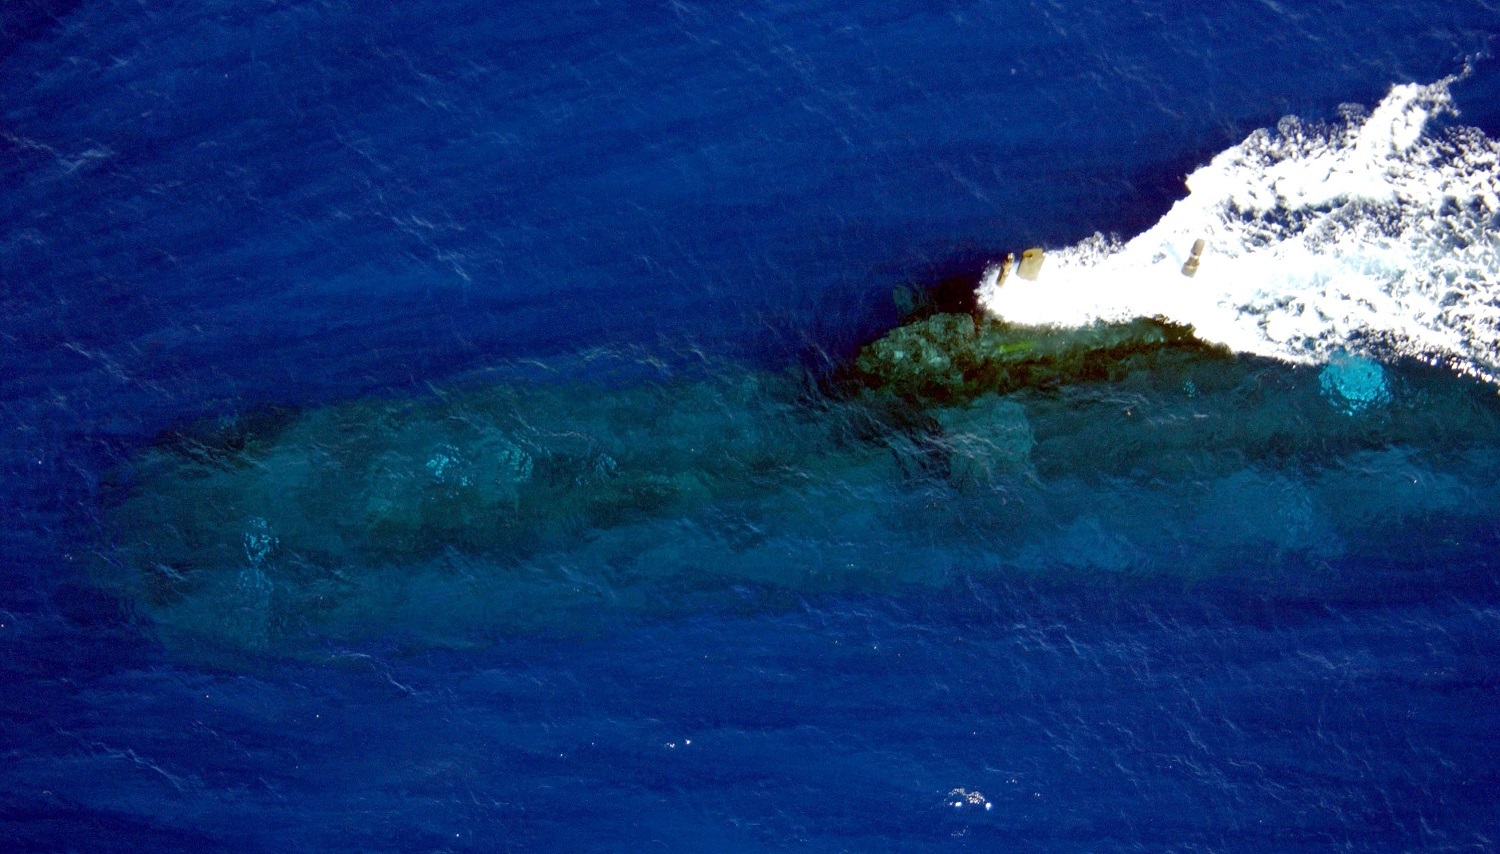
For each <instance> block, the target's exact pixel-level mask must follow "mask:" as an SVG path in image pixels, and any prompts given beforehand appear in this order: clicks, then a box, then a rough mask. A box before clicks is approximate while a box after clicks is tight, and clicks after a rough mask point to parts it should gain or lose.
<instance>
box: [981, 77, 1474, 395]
mask: <svg viewBox="0 0 1500 854" xmlns="http://www.w3.org/2000/svg"><path fill="white" fill-rule="evenodd" d="M1457 79H1458V78H1457V77H1449V78H1446V79H1444V80H1441V81H1438V82H1437V83H1433V84H1431V85H1425V86H1424V85H1418V84H1405V85H1398V86H1395V87H1393V88H1392V89H1391V91H1390V93H1389V94H1388V95H1387V96H1386V97H1385V99H1384V100H1383V101H1382V102H1381V103H1380V105H1379V106H1377V107H1376V108H1375V109H1374V110H1373V111H1372V112H1368V113H1367V112H1366V111H1364V110H1363V109H1361V108H1359V107H1355V106H1346V107H1344V108H1343V109H1342V110H1341V114H1342V121H1340V122H1335V123H1314V122H1307V121H1303V120H1300V119H1296V118H1286V119H1283V120H1282V121H1281V122H1280V123H1279V125H1278V126H1277V128H1276V130H1275V131H1270V130H1257V131H1255V132H1254V133H1252V134H1250V136H1249V137H1248V138H1246V139H1245V141H1244V142H1241V143H1240V144H1239V145H1236V146H1234V147H1232V148H1229V149H1227V150H1225V151H1223V152H1221V153H1220V154H1218V155H1217V156H1215V157H1214V158H1213V160H1212V161H1211V162H1210V163H1209V164H1208V165H1206V166H1203V167H1201V168H1199V169H1198V170H1197V171H1195V172H1193V173H1192V175H1190V176H1189V177H1188V179H1187V187H1188V191H1189V192H1188V195H1187V197H1186V198H1184V199H1182V200H1180V201H1179V202H1177V203H1176V204H1175V205H1174V206H1173V207H1172V209H1171V210H1170V211H1168V213H1167V214H1166V215H1165V216H1163V217H1162V218H1161V220H1160V221H1158V222H1157V223H1156V225H1154V226H1152V227H1151V228H1150V229H1148V230H1147V231H1145V232H1144V233H1142V234H1140V235H1139V236H1137V237H1135V238H1134V239H1131V240H1129V241H1128V242H1124V243H1121V242H1120V241H1118V240H1114V239H1109V238H1106V237H1104V236H1102V235H1095V236H1094V237H1092V238H1090V239H1088V240H1084V241H1082V242H1081V243H1079V244H1077V245H1074V246H1070V247H1067V248H1065V249H1062V250H1060V251H1050V250H1049V252H1048V254H1047V257H1046V261H1045V264H1044V266H1043V269H1042V271H1041V274H1040V276H1039V277H1038V278H1036V279H1035V280H1027V279H1023V278H1021V277H1019V276H1009V277H1006V278H1005V279H1004V281H1003V282H1002V281H1001V274H1000V266H999V265H993V266H991V267H990V268H989V269H988V270H987V271H986V273H985V275H984V277H983V278H982V280H981V282H980V284H979V302H980V304H981V305H982V306H983V307H984V309H985V310H987V311H988V312H989V313H991V314H993V315H995V316H997V317H1000V318H1002V319H1004V320H1006V321H1010V322H1013V323H1019V324H1029V325H1042V326H1056V327H1078V326H1085V325H1088V324H1091V323H1095V322H1099V321H1106V322H1109V321H1124V320H1129V319H1132V318H1137V317H1161V318H1165V319H1168V320H1171V321H1174V322H1176V323H1182V324H1190V325H1192V326H1193V327H1194V329H1195V330H1196V332H1197V334H1198V336H1199V337H1201V338H1203V339H1204V340H1207V341H1211V342H1215V343H1220V344H1224V345H1227V346H1228V347H1230V348H1232V349H1234V350H1237V351H1240V352H1244V353H1250V354H1254V355H1259V356H1268V357H1273V358H1278V359H1283V360H1286V361H1289V362H1299V363H1308V362H1314V363H1316V362H1324V361H1327V360H1329V359H1330V358H1332V357H1334V356H1335V355H1337V354H1340V353H1353V354H1357V355H1363V356H1369V357H1374V358H1378V359H1390V358H1395V357H1400V356H1411V357H1416V358H1420V359H1422V360H1424V361H1428V362H1432V363H1439V364H1445V365H1448V366H1450V367H1452V368H1454V369H1456V370H1458V371H1459V372H1461V373H1465V374H1470V375H1474V376H1478V377H1481V378H1484V379H1486V380H1489V381H1491V382H1500V334H1497V333H1500V144H1497V142H1496V141H1495V140H1492V139H1489V138H1488V137H1487V136H1485V134H1484V133H1482V132H1481V131H1479V130H1477V129H1474V128H1467V127H1448V128H1444V129H1438V128H1436V127H1434V124H1435V123H1434V122H1433V119H1434V118H1436V117H1438V116H1440V115H1443V114H1450V115H1456V111H1455V109H1454V107H1453V104H1452V97H1451V95H1450V93H1449V86H1450V85H1451V84H1452V83H1454V82H1456V80H1457ZM1198 239H1203V240H1204V241H1205V242H1206V244H1207V248H1206V251H1205V252H1204V254H1203V257H1202V261H1201V264H1200V265H1199V269H1198V271H1197V273H1196V275H1195V276H1191V277H1190V276H1187V275H1184V273H1183V265H1184V263H1185V262H1186V261H1187V260H1188V259H1189V257H1190V255H1191V252H1192V246H1193V244H1194V242H1195V241H1196V240H1198Z"/></svg>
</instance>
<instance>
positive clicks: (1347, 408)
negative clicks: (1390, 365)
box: [1318, 354, 1391, 415]
mask: <svg viewBox="0 0 1500 854" xmlns="http://www.w3.org/2000/svg"><path fill="white" fill-rule="evenodd" d="M1318 383H1319V385H1320V386H1321V387H1322V389H1323V394H1324V395H1326V396H1327V397H1328V399H1329V401H1330V402H1332V403H1333V404H1334V405H1335V406H1337V407H1338V408H1339V409H1341V410H1342V411H1343V412H1345V413H1347V414H1349V415H1355V414H1357V413H1360V412H1363V411H1365V410H1367V409H1369V408H1371V407H1374V406H1379V405H1380V404H1383V403H1388V402H1389V401H1390V399H1391V389H1390V386H1389V385H1388V384H1387V383H1386V378H1385V369H1384V368H1382V367H1381V366H1380V363H1379V362H1377V361H1375V360H1373V359H1367V358H1363V357H1361V356H1351V355H1347V354H1343V355H1339V356H1336V357H1334V358H1333V359H1332V360H1330V361H1329V362H1328V364H1326V365H1324V366H1323V369H1322V370H1321V371H1319V372H1318Z"/></svg>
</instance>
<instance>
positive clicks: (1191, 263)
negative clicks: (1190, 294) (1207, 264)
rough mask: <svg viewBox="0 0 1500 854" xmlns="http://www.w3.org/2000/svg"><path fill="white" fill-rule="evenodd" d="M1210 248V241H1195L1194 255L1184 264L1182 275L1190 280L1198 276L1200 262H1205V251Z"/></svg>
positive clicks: (1199, 239)
mask: <svg viewBox="0 0 1500 854" xmlns="http://www.w3.org/2000/svg"><path fill="white" fill-rule="evenodd" d="M1207 247H1208V241H1207V240H1204V239H1203V238H1201V237H1200V238H1198V239H1197V240H1195V241H1193V254H1192V255H1190V256H1188V259H1187V260H1186V261H1184V262H1183V264H1182V275H1184V276H1187V277H1188V278H1189V279H1191V278H1192V277H1194V276H1196V275H1198V262H1199V261H1202V260H1203V250H1204V249H1206V248H1207Z"/></svg>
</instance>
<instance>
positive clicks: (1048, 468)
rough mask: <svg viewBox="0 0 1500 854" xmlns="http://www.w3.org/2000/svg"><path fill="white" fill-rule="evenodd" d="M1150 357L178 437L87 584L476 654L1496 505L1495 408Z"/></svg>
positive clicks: (296, 634) (1194, 569)
mask: <svg viewBox="0 0 1500 854" xmlns="http://www.w3.org/2000/svg"><path fill="white" fill-rule="evenodd" d="M952 327H953V329H954V330H957V332H958V333H960V334H961V335H962V336H963V341H964V342H968V343H966V344H965V346H971V345H972V342H973V341H974V338H973V335H974V332H973V326H972V325H968V326H965V325H963V324H952ZM944 328H946V325H945V326H944ZM1145 328H1146V327H1141V328H1138V329H1136V330H1135V331H1130V330H1127V331H1125V332H1120V333H1119V334H1121V335H1124V336H1125V338H1123V339H1120V338H1116V337H1111V336H1109V335H1106V336H1104V337H1103V338H1101V339H1100V340H1103V341H1106V342H1107V346H1108V348H1110V349H1111V350H1112V351H1113V355H1110V354H1104V355H1098V354H1094V355H1090V354H1089V353H1087V352H1084V350H1086V349H1087V348H1084V350H1080V349H1078V348H1077V347H1074V346H1073V345H1068V346H1062V345H1059V344H1058V343H1057V342H1049V341H1042V342H1041V343H1040V344H1039V345H1038V344H1026V345H1025V347H1026V348H1028V349H1027V353H1028V355H1026V356H1025V358H1026V359H1027V360H1029V363H1030V364H1029V365H1028V366H1027V367H1025V368H1024V370H1025V371H1026V372H1027V373H1028V374H1029V375H1030V376H1032V377H1040V378H1043V382H1041V383H1040V384H1039V385H1030V386H1019V387H1018V386H1017V384H1016V383H1015V382H1014V378H1015V377H1016V376H1017V374H1016V373H1015V372H1014V371H1009V369H1006V370H1001V371H994V370H982V371H980V372H979V373H978V374H976V376H977V377H978V379H976V380H972V381H971V382H970V383H969V384H967V385H966V384H964V383H963V382H962V379H961V376H962V375H961V374H954V373H953V366H954V364H955V360H954V359H952V358H945V359H929V360H926V361H927V364H929V365H931V366H934V367H933V370H935V371H938V372H940V373H941V375H942V376H943V377H944V379H943V380H942V382H939V383H933V382H929V381H928V380H927V379H924V378H923V377H921V376H920V375H919V374H917V373H916V372H914V371H912V370H911V369H910V368H909V366H901V367H900V371H901V374H900V376H901V381H900V382H898V383H887V382H881V381H879V378H878V377H873V376H872V375H871V374H870V373H868V372H866V373H863V374H858V375H855V376H854V378H853V379H849V380H846V381H844V382H842V383H836V384H834V385H833V386H831V387H826V388H821V389H820V388H815V387H812V386H809V385H808V384H807V383H805V382H802V381H799V380H796V379H794V378H791V377H787V376H779V375H774V374H768V373H763V372H755V371H746V370H744V369H734V368H731V367H728V366H726V367H724V368H723V369H722V370H721V371H719V372H718V373H716V374H707V373H705V374H703V375H699V376H694V377H678V378H675V379H672V380H669V381H666V382H641V381H635V382H622V383H619V384H616V385H611V384H608V383H604V382H598V383H588V382H561V381H558V382H548V381H545V380H537V379H535V378H532V379H528V380H526V381H521V380H519V379H513V380H511V381H503V382H492V383H491V384H488V385H482V386H472V387H465V388H454V389H447V390H442V391H441V392H440V393H437V394H435V395H433V396H431V397H428V398H425V399H420V400H411V399H406V400H403V399H383V398H382V399H373V398H372V399H363V400H354V401H348V402H345V403H341V404H336V405H330V406H326V407H321V408H316V409H309V410H306V411H291V410H265V411H260V412H256V413H251V414H248V415H246V416H245V417H243V418H240V419H236V420H233V421H229V422H224V423H213V424H206V425H199V426H195V427H191V428H185V429H182V430H178V431H174V432H172V433H170V434H168V435H166V436H164V437H162V439H161V440H160V441H158V442H157V443H155V444H154V445H152V446H151V447H148V448H145V449H143V450H142V451H141V452H140V453H139V454H138V455H137V456H136V458H135V459H134V460H133V461H132V463H131V464H130V465H129V466H127V467H124V468H122V469H121V470H120V471H118V472H116V473H115V477H114V482H113V486H112V487H111V489H110V492H109V497H108V499H107V501H106V512H105V519H106V530H107V535H108V543H107V544H106V545H105V546H104V548H103V549H102V550H101V551H102V552H103V554H104V555H105V556H106V559H105V561H104V562H103V566H102V569H101V572H102V575H101V577H102V578H103V579H104V580H105V581H106V583H108V584H110V585H113V586H114V587H116V588H117V589H118V590H120V591H121V592H122V593H123V594H124V595H126V596H127V597H129V598H131V599H132V600H134V601H136V602H138V603H140V604H141V606H142V610H143V611H144V612H145V613H148V614H149V615H150V616H151V617H152V619H153V621H154V623H155V624H156V625H157V626H158V628H159V629H160V633H161V635H162V637H164V638H165V639H167V640H168V642H170V643H174V644H178V645H180V646H192V647H198V646H202V645H204V644H207V645H208V646H211V647H212V646H221V647H229V648H232V649H238V650H250V651H254V652H296V651H297V650H300V649H305V648H307V647H308V645H309V644H312V645H314V646H316V645H317V644H320V643H326V642H329V641H345V640H351V639H358V638H370V637H383V636H386V635H390V634H395V635H399V636H402V637H405V638H408V639H410V640H411V641H412V642H413V643H416V644H418V645H419V646H420V645H429V644H439V645H455V644H456V645H465V644H469V643H473V642H476V641H480V640H482V639H483V638H486V637H491V636H493V635H494V634H495V633H497V632H498V633H510V632H517V631H529V630H533V629H537V628H548V629H560V630H565V631H586V632H587V631H593V630H596V629H597V628H598V627H599V626H601V625H602V624H603V623H604V622H607V621H609V620H614V619H635V618H640V617H643V616H649V615H673V614H684V613H689V612H693V611H697V610H702V609H708V610H717V609H723V608H730V609H740V608H747V607H748V608H760V607H768V606H775V607H781V606H782V605H785V604H787V603H790V602H793V601H796V599H797V598H798V597H802V596H806V595H812V594H821V593H827V592H838V591H862V592H878V593H887V594H890V595H901V594H900V591H902V590H907V589H911V588H913V587H916V588H931V587H943V586H946V585H949V584H953V583H956V582H958V581H959V580H964V583H970V582H972V581H973V579H974V578H976V577H978V578H983V577H985V576H987V575H992V574H995V573H1012V572H1020V573H1025V574H1042V575H1047V574H1051V573H1056V572H1059V571H1062V572H1065V573H1069V574H1072V575H1077V574H1079V573H1082V574H1083V576H1084V577H1087V575H1088V574H1090V573H1104V574H1106V575H1109V576H1111V577H1119V576H1122V575H1124V576H1132V575H1138V576H1146V577H1158V576H1161V575H1171V576H1178V577H1182V578H1184V579H1190V578H1204V577H1220V576H1225V575H1232V574H1235V573H1249V574H1250V575H1258V574H1262V573H1264V572H1266V571H1274V572H1281V571H1296V568H1297V567H1302V566H1310V565H1317V564H1319V563H1322V562H1326V561H1329V560H1336V559H1338V558H1340V557H1342V556H1347V555H1357V554H1366V553H1369V554H1378V553H1382V552H1384V551H1385V550H1387V549H1388V548H1389V547H1390V541H1389V540H1388V539H1387V537H1389V536H1398V535H1399V534H1400V532H1401V531H1402V530H1404V529H1406V528H1409V527H1412V526H1420V525H1422V524H1424V523H1425V522H1427V521H1429V520H1430V519H1431V518H1432V517H1433V515H1434V514H1441V515H1442V516H1443V517H1444V518H1446V519H1450V520H1452V519H1458V520H1462V519H1464V518H1477V516H1478V515H1479V514H1481V513H1482V512H1483V509H1484V508H1485V507H1487V506H1493V505H1494V503H1495V502H1496V501H1500V492H1497V489H1496V487H1495V486H1494V484H1495V483H1496V481H1497V478H1495V477H1494V475H1495V474H1496V473H1500V459H1496V458H1494V456H1493V455H1492V454H1487V452H1486V449H1487V448H1490V447H1493V446H1494V444H1496V443H1497V442H1500V407H1497V405H1496V402H1495V396H1494V395H1493V393H1492V392H1491V391H1490V390H1489V389H1488V388H1486V387H1483V386H1480V385H1478V384H1476V383H1473V382H1468V381H1463V380H1459V379H1456V378H1454V377H1452V376H1449V375H1446V374H1442V373H1440V372H1437V371H1434V370H1432V369H1430V368H1426V367H1425V366H1407V367H1404V368H1400V369H1399V372H1400V373H1399V376H1400V381H1399V382H1389V381H1387V380H1386V379H1385V372H1386V371H1387V370H1390V369H1387V368H1382V367H1381V366H1378V365H1364V364H1355V365H1354V366H1353V367H1349V366H1347V365H1345V366H1342V367H1341V368H1340V369H1339V370H1340V371H1341V372H1339V373H1334V372H1331V371H1330V370H1324V371H1315V370H1311V369H1307V368H1302V367H1295V366H1290V365H1286V364H1281V363H1276V362H1269V361H1265V360H1257V359H1247V358H1233V357H1229V356H1227V355H1226V354H1223V353H1222V352H1218V351H1214V350H1209V349H1205V348H1193V347H1190V346H1188V347H1175V346H1165V345H1164V344H1163V342H1161V341H1160V340H1156V339H1151V340H1150V341H1148V342H1146V343H1147V344H1150V345H1151V346H1145V345H1141V344H1140V342H1139V341H1138V340H1137V339H1131V338H1130V337H1129V336H1131V335H1135V334H1137V333H1138V332H1139V331H1140V329H1145ZM928 331H929V332H930V331H931V330H928ZM1148 333H1149V334H1152V335H1154V334H1155V333H1152V332H1149V329H1148ZM904 334H909V333H904ZM1113 334H1114V333H1111V335H1113ZM931 340H936V339H931ZM1132 341H1135V342H1136V343H1131V342H1132ZM1153 342H1154V343H1153ZM1075 343H1076V342H1075ZM881 346H888V345H881ZM1005 352H1007V353H1014V352H1019V351H1018V350H1006V351H1005ZM1048 353H1054V354H1057V353H1060V354H1063V356H1062V359H1061V360H1058V359H1053V358H1052V356H1049V355H1047V354H1048ZM957 361H959V362H961V361H962V360H957ZM866 364H867V365H869V364H874V363H873V362H871V361H867V362H866ZM954 376H959V377H960V380H957V381H955V380H953V379H952V378H953V377H954ZM996 377H1001V378H1002V380H1003V382H1005V383H1006V385H1005V388H1007V389H1008V390H1007V391H1004V392H1003V393H1002V392H999V391H995V390H993V389H994V387H993V386H989V387H986V386H983V385H981V384H982V383H993V382H995V381H996ZM1372 377H1373V378H1375V379H1372ZM1376 379H1378V380H1379V381H1378V383H1377V382H1376ZM955 382H956V383H957V384H956V385H955ZM1340 383H1342V385H1341V384H1340ZM935 388H939V389H943V391H942V393H941V397H942V398H943V400H941V401H937V400H932V399H930V397H928V395H927V392H928V391H930V390H931V389H935ZM1331 394H1336V395H1337V397H1336V399H1337V400H1340V401H1350V400H1358V401H1364V403H1363V404H1362V405H1363V406H1364V407H1366V409H1365V410H1364V411H1365V412H1366V413H1367V416H1366V417H1361V418H1350V417H1348V414H1349V413H1351V412H1353V411H1355V410H1353V409H1352V408H1351V406H1352V404H1350V405H1341V406H1340V407H1330V406H1329V405H1328V401H1329V400H1330V399H1331V398H1330V395H1331ZM1376 401H1380V403H1381V408H1380V413H1381V414H1380V417H1370V416H1369V413H1371V412H1373V410H1372V409H1370V407H1372V406H1373V405H1374V403H1375V402H1376ZM1392 472H1395V473H1392ZM1414 483H1415V484H1425V485H1426V486H1412V484H1414ZM1382 484H1387V485H1392V484H1394V485H1396V486H1398V487H1399V488H1393V489H1386V488H1384V487H1383V486H1381V485H1382ZM1351 490H1352V491H1353V492H1354V493H1355V494H1357V495H1358V496H1359V500H1358V501H1357V502H1351V501H1349V499H1348V497H1347V495H1346V493H1348V492H1350V491H1351ZM776 603H781V604H776Z"/></svg>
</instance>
